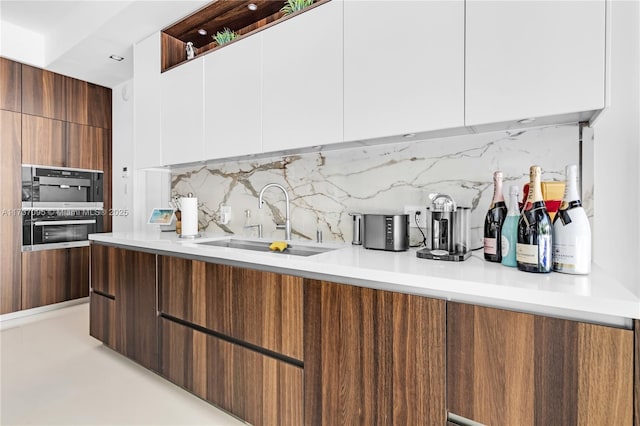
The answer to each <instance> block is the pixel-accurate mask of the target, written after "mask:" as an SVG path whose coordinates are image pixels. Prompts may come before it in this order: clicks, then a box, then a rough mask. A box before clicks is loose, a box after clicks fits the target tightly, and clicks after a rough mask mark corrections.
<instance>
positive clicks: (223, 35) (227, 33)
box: [211, 28, 238, 46]
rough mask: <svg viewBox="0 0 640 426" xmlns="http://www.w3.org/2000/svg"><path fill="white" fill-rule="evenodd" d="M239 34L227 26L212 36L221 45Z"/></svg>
mask: <svg viewBox="0 0 640 426" xmlns="http://www.w3.org/2000/svg"><path fill="white" fill-rule="evenodd" d="M237 36H238V34H236V32H235V31H233V30H230V29H229V28H225V29H223V30H222V31H218V32H217V33H216V34H215V35H213V36H211V37H212V38H213V39H214V40H215V42H216V43H217V44H218V46H221V45H223V44H225V43H229V42H230V41H232V40H233V39H235V38H236V37H237Z"/></svg>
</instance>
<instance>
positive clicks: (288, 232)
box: [258, 183, 291, 240]
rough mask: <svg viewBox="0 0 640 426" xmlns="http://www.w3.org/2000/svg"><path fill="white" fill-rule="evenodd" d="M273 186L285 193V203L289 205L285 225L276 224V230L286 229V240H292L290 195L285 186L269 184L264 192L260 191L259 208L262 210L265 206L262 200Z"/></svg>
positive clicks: (263, 189)
mask: <svg viewBox="0 0 640 426" xmlns="http://www.w3.org/2000/svg"><path fill="white" fill-rule="evenodd" d="M272 186H274V187H276V188H279V189H281V190H282V192H284V199H285V202H286V203H287V208H286V213H285V218H284V224H281V223H276V229H284V239H285V240H290V239H291V222H290V221H289V215H290V207H289V194H288V193H287V190H286V189H284V186H282V185H280V184H277V183H268V184H266V185H265V186H264V188H262V190H261V191H260V196H259V197H258V208H259V209H261V208H262V205H263V204H264V201H263V200H262V196H263V195H264V191H266V190H267V189H269V188H271V187H272Z"/></svg>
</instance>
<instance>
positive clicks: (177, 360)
mask: <svg viewBox="0 0 640 426" xmlns="http://www.w3.org/2000/svg"><path fill="white" fill-rule="evenodd" d="M160 328H161V330H162V331H161V333H162V337H161V347H162V349H161V353H162V357H161V358H162V364H161V365H162V367H161V372H162V374H163V375H164V376H165V377H167V378H168V379H169V380H171V381H172V382H174V383H176V384H178V385H180V386H182V387H184V388H186V389H187V390H189V391H191V392H193V393H195V394H196V395H198V396H200V397H202V398H204V399H206V400H208V401H210V402H212V403H213V404H216V405H217V406H219V407H221V408H223V409H225V410H227V411H229V412H231V413H233V414H234V415H236V416H238V417H240V418H242V419H244V420H246V421H248V422H249V423H251V424H254V425H292V426H298V425H300V424H302V418H303V406H302V388H303V371H302V369H301V368H300V367H296V366H293V365H290V364H287V363H285V362H283V361H279V360H276V359H274V358H270V357H268V356H265V355H262V354H260V353H258V352H255V351H252V350H250V349H246V348H244V347H241V346H238V345H235V344H233V343H229V342H226V341H224V340H220V339H218V338H216V337H213V336H210V335H207V334H204V333H202V332H199V331H196V330H194V329H192V328H189V327H186V326H183V325H181V324H177V323H175V322H173V321H169V320H167V319H164V318H161V319H160Z"/></svg>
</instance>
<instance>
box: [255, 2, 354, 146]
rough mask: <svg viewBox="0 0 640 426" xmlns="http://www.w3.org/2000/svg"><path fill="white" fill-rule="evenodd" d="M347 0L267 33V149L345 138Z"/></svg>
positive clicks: (264, 112) (264, 143)
mask: <svg viewBox="0 0 640 426" xmlns="http://www.w3.org/2000/svg"><path fill="white" fill-rule="evenodd" d="M342 76H343V72H342V1H340V0H332V1H330V2H328V3H325V4H322V5H320V6H317V7H315V8H314V9H312V10H309V11H307V12H304V13H302V14H300V15H298V16H295V17H294V18H292V19H289V20H287V21H285V22H282V23H280V24H278V25H275V26H273V27H271V28H269V29H267V30H265V31H264V32H263V95H262V96H263V97H262V105H263V109H262V119H263V122H262V146H263V150H264V151H265V152H270V151H279V150H286V149H294V148H302V147H308V146H314V145H325V144H331V143H336V142H341V141H342V140H343V137H342V133H343V132H342V122H343V120H342V119H343V114H342V111H343V108H342V99H343V96H342V93H343V92H342V82H343V78H342Z"/></svg>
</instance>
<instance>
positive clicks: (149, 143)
mask: <svg viewBox="0 0 640 426" xmlns="http://www.w3.org/2000/svg"><path fill="white" fill-rule="evenodd" d="M133 91H134V94H133V108H134V134H135V144H134V145H135V148H134V149H135V165H136V168H137V169H143V168H149V167H158V166H160V165H162V158H161V153H162V150H161V144H160V141H161V140H162V133H161V130H160V116H161V110H160V33H159V32H158V33H155V34H152V35H151V36H149V37H147V38H146V39H144V40H142V41H141V42H139V43H138V44H136V45H135V46H134V58H133Z"/></svg>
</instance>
